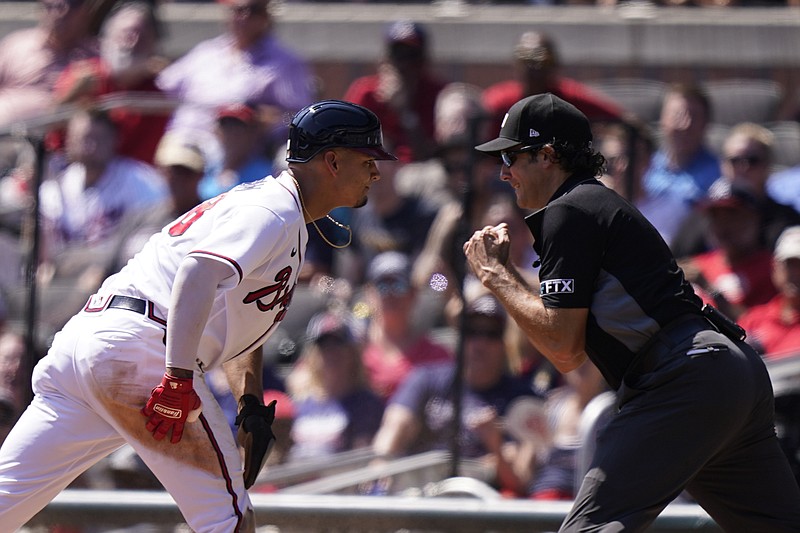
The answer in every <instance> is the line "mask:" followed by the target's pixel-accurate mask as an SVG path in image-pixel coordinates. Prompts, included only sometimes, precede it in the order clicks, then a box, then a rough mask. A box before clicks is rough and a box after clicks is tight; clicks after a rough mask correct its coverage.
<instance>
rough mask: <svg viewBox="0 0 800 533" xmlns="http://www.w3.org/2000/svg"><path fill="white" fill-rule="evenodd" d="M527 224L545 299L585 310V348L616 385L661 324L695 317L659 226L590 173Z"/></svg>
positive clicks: (566, 186)
mask: <svg viewBox="0 0 800 533" xmlns="http://www.w3.org/2000/svg"><path fill="white" fill-rule="evenodd" d="M526 222H527V224H528V227H529V228H530V230H531V233H532V234H533V238H534V245H533V249H534V250H535V251H536V253H537V254H539V259H540V260H541V267H540V269H539V281H540V292H541V297H542V302H543V303H544V305H545V307H551V308H588V309H589V317H588V321H587V325H586V353H587V355H588V356H589V358H590V359H591V360H592V361H593V362H594V364H595V365H596V366H597V368H598V369H600V371H601V372H602V373H603V376H605V378H606V380H607V381H608V383H609V385H611V386H612V387H613V388H614V389H617V388H619V386H620V384H621V383H622V377H623V376H624V375H625V372H626V371H627V369H628V367H629V365H630V364H631V361H632V360H633V358H634V355H635V354H636V353H637V352H638V351H639V350H640V349H641V348H642V347H643V346H644V344H645V343H646V342H647V340H648V339H649V338H650V337H652V336H653V335H654V334H655V333H656V332H657V331H658V330H659V329H660V328H661V327H662V326H664V325H666V324H668V323H669V322H671V321H672V320H674V319H676V318H677V317H679V316H681V315H683V314H686V313H695V314H699V311H700V306H701V301H700V299H699V298H698V297H697V296H696V295H695V293H694V291H693V290H692V287H691V285H690V284H689V283H688V282H687V281H686V280H685V279H684V277H683V272H682V271H681V270H680V269H679V268H678V265H677V263H676V262H675V259H674V258H673V256H672V253H671V252H670V250H669V247H668V246H667V244H666V243H665V242H664V240H663V239H662V238H661V235H660V234H659V233H658V230H656V229H655V228H654V227H653V225H652V224H650V222H649V221H648V220H647V219H646V218H645V217H644V216H643V215H642V214H641V213H640V212H639V211H638V210H637V209H636V208H635V207H633V206H632V205H631V204H630V203H629V202H628V201H626V200H625V199H623V198H622V197H621V196H619V195H618V194H617V193H615V192H614V191H612V190H611V189H608V188H607V187H606V186H605V185H603V184H602V183H601V182H599V181H598V180H597V179H595V178H594V177H591V176H572V177H570V178H569V179H567V180H566V181H565V182H564V183H563V184H562V185H561V187H559V189H558V190H557V191H556V193H555V194H554V195H553V197H552V198H550V200H549V201H548V203H547V205H546V206H545V207H544V208H542V209H540V210H538V211H536V212H535V213H533V214H531V215H529V216H528V217H527V219H526Z"/></svg>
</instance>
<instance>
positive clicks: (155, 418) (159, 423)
mask: <svg viewBox="0 0 800 533" xmlns="http://www.w3.org/2000/svg"><path fill="white" fill-rule="evenodd" d="M200 403H201V402H200V397H199V396H198V395H197V393H196V392H195V391H194V388H193V386H192V379H191V378H176V377H172V376H170V375H169V374H164V377H163V378H162V379H161V384H160V385H158V386H156V388H154V389H153V391H152V392H151V393H150V399H149V400H147V403H146V404H145V406H144V408H142V414H143V415H144V416H146V417H149V420H148V421H147V425H146V426H145V427H147V431H150V432H151V433H152V434H153V437H154V438H155V439H156V440H161V439H163V438H164V437H165V436H166V435H167V433H168V432H169V430H170V429H171V430H172V438H170V442H171V443H173V444H175V443H176V442H179V441H180V440H181V436H182V435H183V426H184V424H185V423H186V422H194V421H195V420H197V419H198V417H199V416H200V411H202V408H201V407H200Z"/></svg>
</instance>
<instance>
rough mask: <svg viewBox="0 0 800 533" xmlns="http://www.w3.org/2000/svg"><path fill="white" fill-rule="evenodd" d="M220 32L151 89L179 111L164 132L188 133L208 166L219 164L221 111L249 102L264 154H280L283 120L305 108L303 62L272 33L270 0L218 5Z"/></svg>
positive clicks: (309, 83)
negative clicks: (222, 16)
mask: <svg viewBox="0 0 800 533" xmlns="http://www.w3.org/2000/svg"><path fill="white" fill-rule="evenodd" d="M219 1H220V3H222V4H224V5H225V10H226V13H227V18H226V23H227V29H226V31H225V32H224V33H223V34H221V35H219V36H217V37H214V38H212V39H209V40H206V41H202V42H200V43H199V44H197V45H196V46H195V47H194V48H192V49H191V50H190V51H189V52H188V53H187V54H186V55H184V56H183V57H181V58H179V59H178V60H177V61H175V62H174V63H172V64H171V65H170V66H169V67H167V68H166V69H164V70H163V71H162V72H161V73H160V74H159V75H158V78H157V79H156V84H157V85H158V87H159V88H160V89H162V90H163V91H164V92H166V93H167V94H168V95H169V96H171V97H174V98H177V99H178V100H179V101H180V102H181V105H180V106H179V107H178V109H177V110H176V111H175V114H174V115H173V117H172V120H171V121H170V124H169V125H168V131H180V132H183V133H186V132H188V133H190V134H191V135H192V136H194V138H195V140H196V141H197V142H198V143H199V145H200V146H201V147H203V150H204V154H205V156H206V159H207V160H208V162H209V164H210V165H214V164H215V163H216V162H218V161H221V159H222V154H221V148H220V146H219V143H218V141H217V138H216V134H215V128H216V118H217V111H218V109H219V108H220V107H221V106H224V105H227V104H233V103H242V102H249V103H250V104H252V105H255V106H258V108H259V113H260V116H261V117H262V119H263V120H264V128H265V131H266V132H267V134H268V141H269V144H270V146H269V147H267V148H265V149H266V151H267V152H268V153H270V154H273V153H276V150H278V149H279V148H280V149H282V148H283V142H284V141H285V139H286V129H285V128H286V125H285V124H284V121H283V118H284V116H285V115H287V114H288V115H291V114H294V113H295V112H297V111H299V110H300V109H301V108H303V107H304V106H306V105H307V104H309V103H311V101H312V100H313V78H312V76H311V72H310V70H309V68H308V65H307V64H306V62H305V61H304V60H303V59H302V58H300V57H299V56H298V55H297V54H296V53H295V52H293V51H291V50H290V49H288V48H287V47H286V46H285V45H283V44H282V43H281V42H280V41H279V40H278V38H277V36H276V35H275V33H274V25H275V19H274V17H273V15H272V13H271V2H270V0H219Z"/></svg>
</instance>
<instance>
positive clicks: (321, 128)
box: [286, 100, 397, 163]
mask: <svg viewBox="0 0 800 533" xmlns="http://www.w3.org/2000/svg"><path fill="white" fill-rule="evenodd" d="M326 148H351V149H353V150H359V151H361V152H364V153H366V154H369V155H371V156H373V157H374V158H375V159H378V160H387V161H396V160H397V157H395V156H394V155H392V154H390V153H389V152H387V151H386V150H384V149H383V136H382V134H381V121H380V120H378V117H377V116H375V113H373V112H372V111H370V110H369V109H367V108H366V107H363V106H360V105H358V104H353V103H350V102H343V101H341V100H323V101H321V102H317V103H315V104H311V105H309V106H306V107H304V108H303V109H301V110H300V111H298V112H297V114H296V115H295V116H294V118H293V119H292V122H291V123H290V124H289V150H288V155H287V157H286V160H287V161H289V162H292V163H305V162H307V161H309V160H310V159H311V158H313V157H314V156H315V155H317V154H318V153H319V152H320V151H322V150H324V149H326Z"/></svg>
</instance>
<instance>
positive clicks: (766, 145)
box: [670, 122, 800, 257]
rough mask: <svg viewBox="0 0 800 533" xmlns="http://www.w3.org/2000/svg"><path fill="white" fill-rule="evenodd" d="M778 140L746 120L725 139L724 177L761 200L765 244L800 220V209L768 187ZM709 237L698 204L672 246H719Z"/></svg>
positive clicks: (678, 250)
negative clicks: (772, 193) (783, 199)
mask: <svg viewBox="0 0 800 533" xmlns="http://www.w3.org/2000/svg"><path fill="white" fill-rule="evenodd" d="M774 144H775V136H774V134H773V133H772V132H771V131H770V130H768V129H767V128H765V127H764V126H761V125H760V124H754V123H752V122H742V123H740V124H737V125H736V126H734V127H733V128H731V130H730V132H729V133H728V135H727V136H726V137H725V139H724V140H723V142H722V149H721V152H722V153H721V155H722V157H721V163H720V171H721V178H722V179H723V180H726V181H728V182H731V183H734V184H735V185H736V186H741V187H745V188H747V189H748V190H749V191H750V193H751V194H752V195H753V196H754V197H755V198H756V200H757V201H758V205H757V207H758V211H759V214H760V218H761V230H762V244H764V245H766V246H768V247H770V248H773V247H774V246H775V243H776V242H777V241H778V237H779V236H780V234H781V232H782V231H783V230H784V229H786V228H787V227H789V226H795V225H798V224H800V213H798V212H797V211H795V209H794V207H792V206H791V205H785V204H784V203H780V202H778V201H776V200H775V198H773V196H772V195H771V194H770V191H768V190H767V183H768V182H769V180H770V176H771V175H772V170H773V163H774V160H775V158H774ZM709 237H710V236H709V228H708V224H707V223H706V221H705V220H704V212H703V209H700V208H697V209H695V210H694V211H692V212H691V213H690V214H689V215H688V216H687V217H686V219H685V220H684V221H683V223H682V224H681V226H680V228H679V230H678V232H677V233H676V235H675V237H674V239H673V240H672V242H671V243H670V248H672V251H673V253H674V254H675V256H676V257H689V256H692V255H697V254H700V253H704V252H708V251H710V250H711V249H712V248H714V247H715V241H714V240H713V239H711V238H709Z"/></svg>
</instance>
